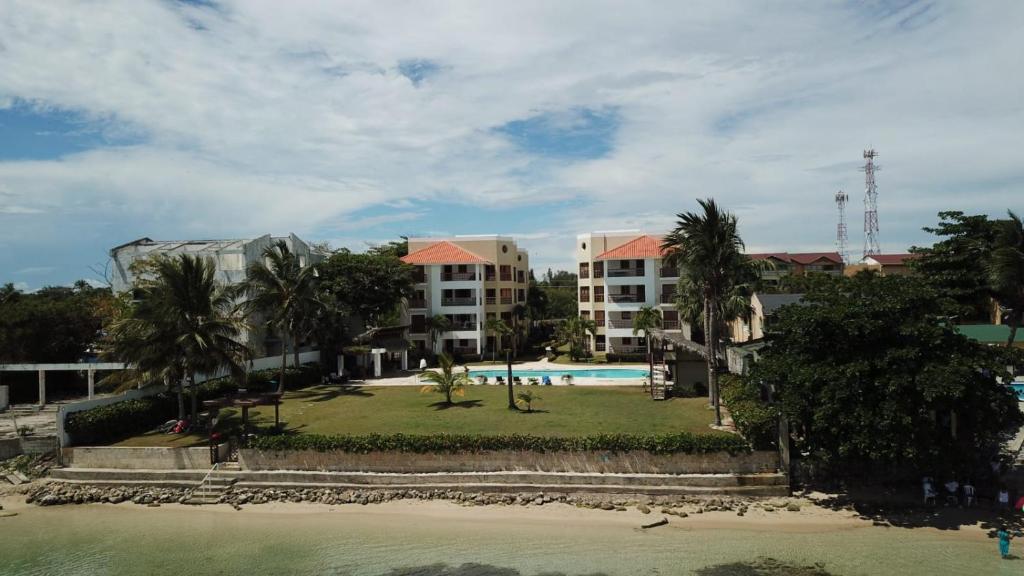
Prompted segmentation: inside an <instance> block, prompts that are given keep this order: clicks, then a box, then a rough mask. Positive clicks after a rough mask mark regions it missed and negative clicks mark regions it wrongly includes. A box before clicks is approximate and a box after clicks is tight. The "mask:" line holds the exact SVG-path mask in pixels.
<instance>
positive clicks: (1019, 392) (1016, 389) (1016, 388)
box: [1010, 382, 1024, 402]
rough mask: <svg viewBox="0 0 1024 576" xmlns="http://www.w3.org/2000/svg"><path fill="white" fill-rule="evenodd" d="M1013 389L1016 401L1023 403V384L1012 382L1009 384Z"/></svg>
mask: <svg viewBox="0 0 1024 576" xmlns="http://www.w3.org/2000/svg"><path fill="white" fill-rule="evenodd" d="M1010 386H1012V387H1013V391H1014V392H1016V393H1017V399H1018V400H1020V401H1021V402H1024V382H1014V383H1013V384H1010Z"/></svg>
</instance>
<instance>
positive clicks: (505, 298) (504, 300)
mask: <svg viewBox="0 0 1024 576" xmlns="http://www.w3.org/2000/svg"><path fill="white" fill-rule="evenodd" d="M501 303H502V304H511V303H512V297H511V296H502V297H501Z"/></svg>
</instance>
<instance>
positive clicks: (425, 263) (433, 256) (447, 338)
mask: <svg viewBox="0 0 1024 576" xmlns="http://www.w3.org/2000/svg"><path fill="white" fill-rule="evenodd" d="M402 261H403V262H405V263H406V264H410V265H412V266H415V267H416V269H417V271H416V274H415V278H416V285H415V287H414V290H415V296H414V297H413V298H412V299H410V300H409V301H408V303H407V308H408V314H409V324H410V328H409V339H410V340H411V341H412V343H413V345H414V346H416V347H417V348H418V349H420V350H427V349H429V348H430V346H431V343H430V333H429V330H428V327H427V325H428V322H427V319H428V318H431V317H433V316H437V315H441V316H445V317H447V318H448V320H449V321H450V322H451V329H450V330H449V331H447V332H445V333H443V334H438V335H436V341H435V342H434V350H433V351H434V352H435V353H439V352H442V351H445V352H448V353H449V354H458V355H483V354H485V353H486V352H488V351H490V350H492V349H494V345H495V344H496V341H495V336H494V335H493V334H490V333H488V331H487V330H486V322H487V320H488V319H490V318H500V319H502V320H504V321H505V323H506V324H507V325H509V326H510V327H513V326H516V325H517V322H518V320H517V318H516V317H515V315H514V313H513V311H514V310H515V308H516V306H517V305H520V304H523V305H525V303H526V291H527V288H528V287H529V284H528V283H529V274H530V259H529V255H528V254H527V252H526V251H525V250H521V249H519V247H518V246H516V242H515V240H513V239H512V238H510V237H507V236H496V235H486V236H454V237H452V238H410V239H409V254H408V255H407V256H405V257H403V258H402ZM501 345H502V346H503V347H507V346H508V345H509V344H508V342H507V341H506V342H502V343H501Z"/></svg>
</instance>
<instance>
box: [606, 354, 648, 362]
mask: <svg viewBox="0 0 1024 576" xmlns="http://www.w3.org/2000/svg"><path fill="white" fill-rule="evenodd" d="M605 358H606V359H607V360H608V362H611V363H616V362H636V363H640V362H647V355H646V354H617V353H615V352H609V353H608V354H607V355H606V356H605Z"/></svg>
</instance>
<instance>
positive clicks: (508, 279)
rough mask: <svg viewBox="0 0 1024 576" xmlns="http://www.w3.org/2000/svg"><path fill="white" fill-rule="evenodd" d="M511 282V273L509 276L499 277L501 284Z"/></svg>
mask: <svg viewBox="0 0 1024 576" xmlns="http://www.w3.org/2000/svg"><path fill="white" fill-rule="evenodd" d="M511 281H512V274H511V273H510V274H502V275H501V282H511Z"/></svg>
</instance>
